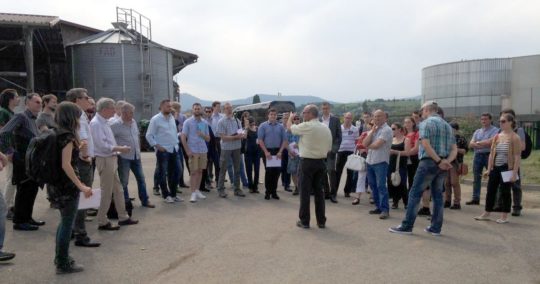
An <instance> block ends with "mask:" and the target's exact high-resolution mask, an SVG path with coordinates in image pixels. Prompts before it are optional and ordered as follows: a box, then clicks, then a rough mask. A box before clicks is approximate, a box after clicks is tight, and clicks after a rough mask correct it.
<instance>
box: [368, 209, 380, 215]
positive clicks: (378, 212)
mask: <svg viewBox="0 0 540 284" xmlns="http://www.w3.org/2000/svg"><path fill="white" fill-rule="evenodd" d="M381 213H382V211H381V210H379V209H373V210H369V214H371V215H380V214H381Z"/></svg>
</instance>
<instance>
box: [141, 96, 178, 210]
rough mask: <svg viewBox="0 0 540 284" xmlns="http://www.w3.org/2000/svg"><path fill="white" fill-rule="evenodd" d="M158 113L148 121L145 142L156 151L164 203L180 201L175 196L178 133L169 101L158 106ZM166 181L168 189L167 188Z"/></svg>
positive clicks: (164, 101)
mask: <svg viewBox="0 0 540 284" xmlns="http://www.w3.org/2000/svg"><path fill="white" fill-rule="evenodd" d="M159 109H160V110H161V112H160V113H158V114H156V115H154V117H152V119H150V124H149V125H148V130H147V131H146V140H147V141H148V144H150V146H152V147H154V149H155V150H156V158H157V161H158V163H157V166H158V170H157V171H158V173H159V178H158V180H159V187H160V188H161V195H162V196H163V198H164V199H165V202H166V203H174V202H180V201H182V198H180V197H179V196H176V187H177V185H178V173H179V172H180V163H179V160H178V132H177V129H176V123H175V122H174V117H173V116H172V115H171V112H172V105H171V100H169V99H165V100H163V101H161V103H160V104H159ZM167 181H168V182H169V183H168V187H167Z"/></svg>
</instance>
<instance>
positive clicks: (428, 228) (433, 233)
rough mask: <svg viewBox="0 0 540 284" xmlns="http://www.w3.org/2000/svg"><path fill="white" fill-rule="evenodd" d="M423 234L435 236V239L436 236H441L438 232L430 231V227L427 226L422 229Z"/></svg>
mask: <svg viewBox="0 0 540 284" xmlns="http://www.w3.org/2000/svg"><path fill="white" fill-rule="evenodd" d="M424 232H426V233H428V234H431V235H432V236H436V237H438V236H440V235H441V233H440V232H439V233H437V232H435V231H433V230H432V229H431V226H427V227H426V228H425V229H424Z"/></svg>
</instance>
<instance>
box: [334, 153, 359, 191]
mask: <svg viewBox="0 0 540 284" xmlns="http://www.w3.org/2000/svg"><path fill="white" fill-rule="evenodd" d="M351 154H353V152H351V151H343V152H338V153H337V158H336V184H337V185H336V187H335V188H332V196H333V197H336V195H337V191H338V188H339V184H340V182H341V174H342V173H343V169H344V168H345V163H347V157H349V155H351ZM353 174H354V172H353V171H352V170H349V169H347V181H346V183H345V187H344V188H343V192H345V193H351V192H354V191H355V187H356V183H353Z"/></svg>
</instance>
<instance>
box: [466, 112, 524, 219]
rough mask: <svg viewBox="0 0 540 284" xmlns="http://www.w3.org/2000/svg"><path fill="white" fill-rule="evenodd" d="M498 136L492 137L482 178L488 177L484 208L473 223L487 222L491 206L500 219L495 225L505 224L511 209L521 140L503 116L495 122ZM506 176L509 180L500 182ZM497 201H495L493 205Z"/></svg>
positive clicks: (510, 119)
mask: <svg viewBox="0 0 540 284" xmlns="http://www.w3.org/2000/svg"><path fill="white" fill-rule="evenodd" d="M499 123H500V128H501V132H500V133H499V134H497V135H495V137H493V142H492V143H491V152H490V153H489V160H488V167H487V170H486V172H484V176H489V179H488V185H487V194H486V207H485V211H484V213H483V214H482V215H480V216H477V217H474V219H475V220H477V221H487V220H489V215H490V214H491V212H493V211H495V209H494V208H495V203H497V204H498V206H497V207H499V206H500V207H499V208H498V209H499V210H498V211H500V212H502V213H501V218H499V219H497V223H499V224H504V223H508V213H510V209H511V206H512V197H511V194H510V190H511V188H512V183H514V182H515V181H516V180H517V178H518V171H519V167H520V163H521V140H520V139H519V136H518V135H517V134H516V133H515V132H514V128H515V127H516V121H515V118H514V116H513V115H511V114H508V113H503V114H502V115H501V117H500V118H499ZM508 172H509V173H510V178H509V180H507V181H504V178H503V173H508ZM497 197H498V198H499V201H498V202H496V200H497Z"/></svg>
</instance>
